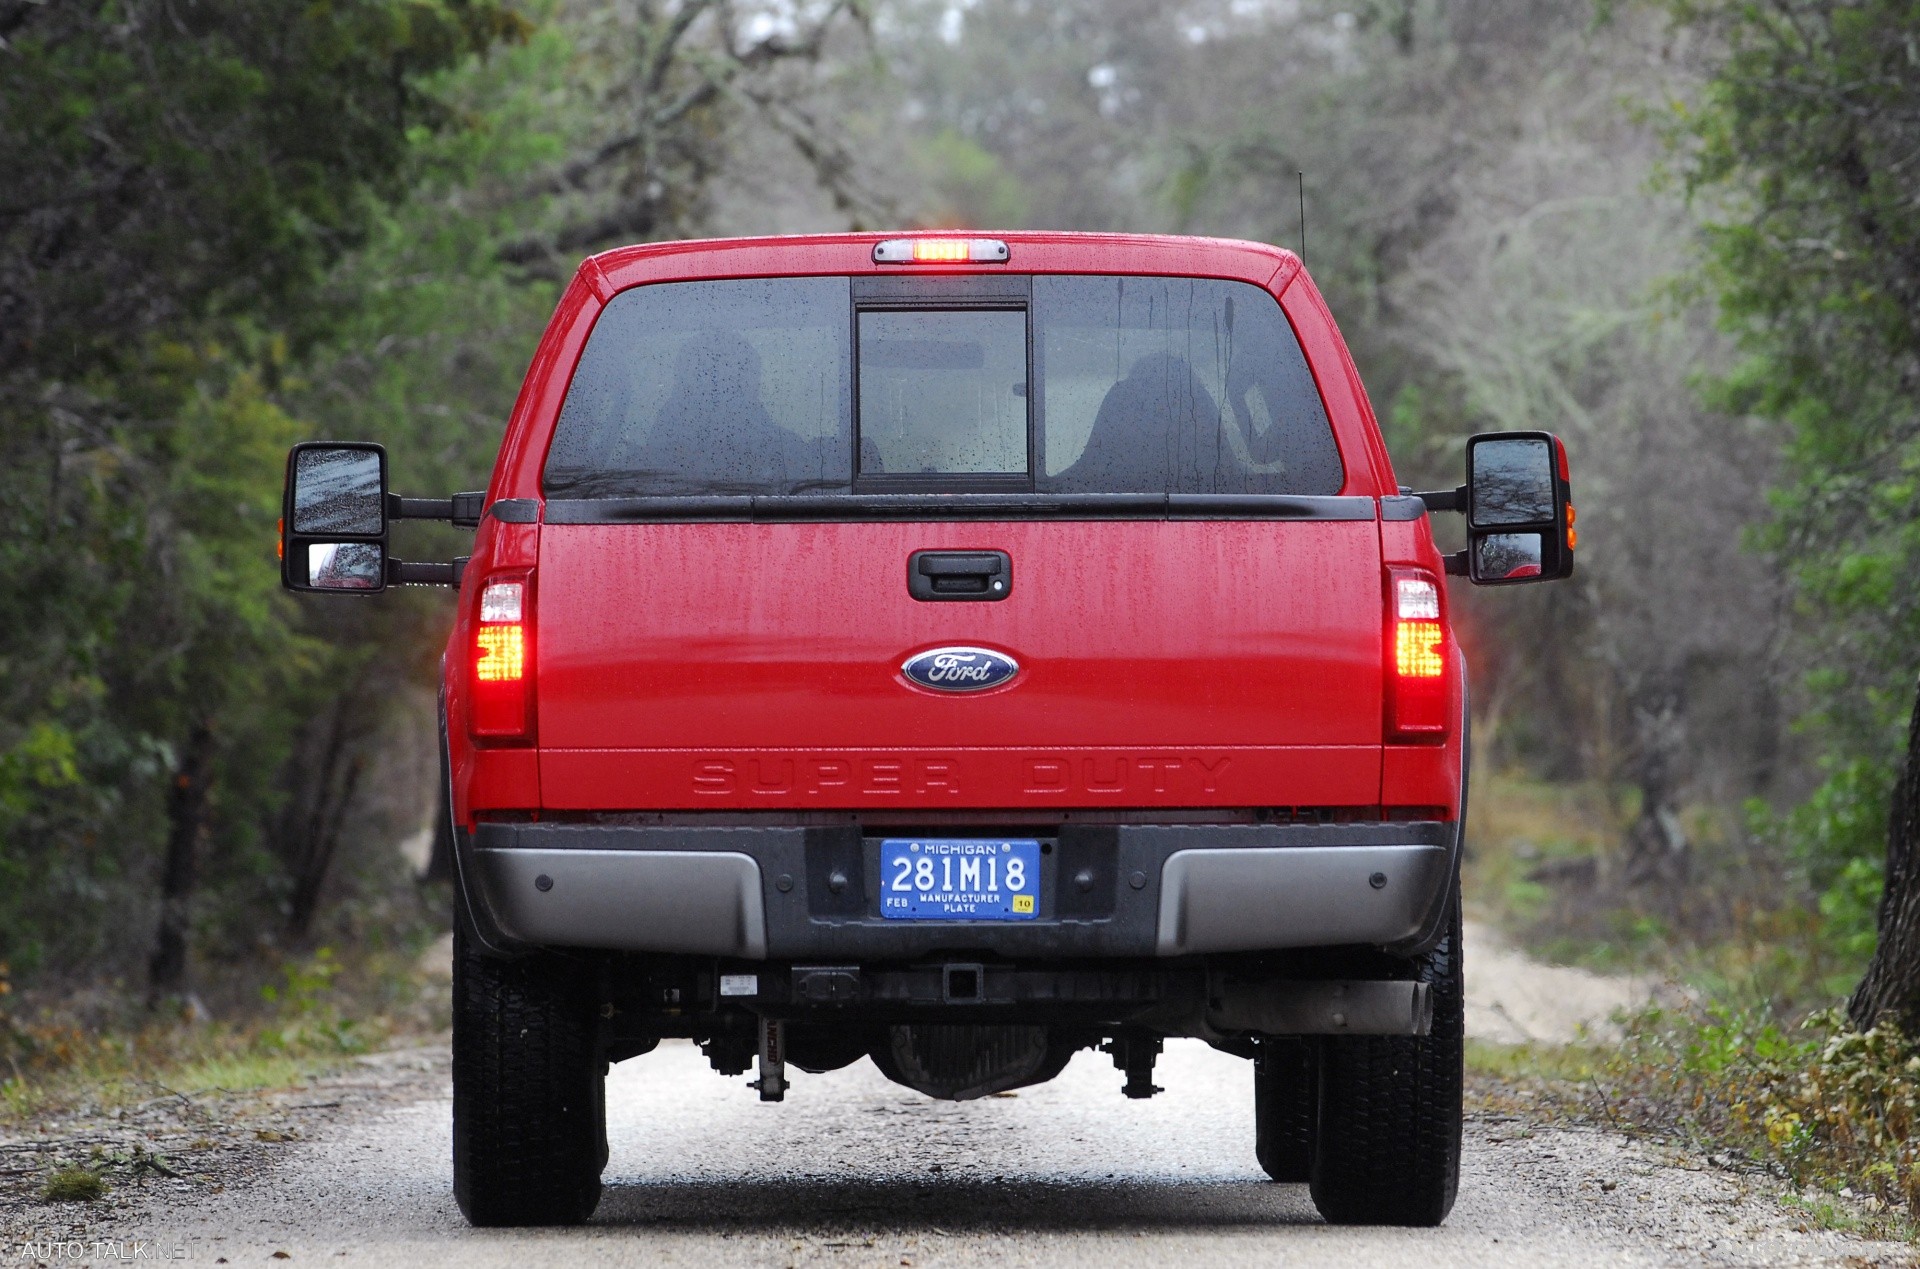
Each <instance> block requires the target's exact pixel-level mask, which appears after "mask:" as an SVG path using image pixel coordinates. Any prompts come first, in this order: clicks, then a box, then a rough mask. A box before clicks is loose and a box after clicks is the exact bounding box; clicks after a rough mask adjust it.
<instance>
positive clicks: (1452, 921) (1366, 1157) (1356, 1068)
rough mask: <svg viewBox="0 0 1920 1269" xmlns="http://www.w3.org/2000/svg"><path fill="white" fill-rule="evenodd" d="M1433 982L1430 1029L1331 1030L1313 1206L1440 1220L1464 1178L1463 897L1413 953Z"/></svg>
mask: <svg viewBox="0 0 1920 1269" xmlns="http://www.w3.org/2000/svg"><path fill="white" fill-rule="evenodd" d="M1413 969H1414V971H1415V976H1416V977H1417V979H1418V981H1420V982H1424V983H1427V984H1429V985H1430V986H1431V987H1432V989H1433V1031H1432V1033H1431V1034H1429V1035H1425V1036H1409V1037H1402V1036H1330V1037H1328V1038H1326V1039H1325V1040H1323V1041H1322V1042H1321V1049H1320V1099H1319V1100H1320V1107H1319V1116H1318V1119H1317V1122H1316V1125H1315V1130H1314V1149H1313V1172H1312V1177H1311V1180H1310V1184H1311V1186H1312V1193H1313V1205H1314V1206H1315V1207H1317V1208H1319V1209H1320V1214H1321V1215H1322V1216H1324V1217H1326V1219H1327V1220H1328V1222H1329V1223H1331V1224H1335V1225H1438V1224H1439V1223H1440V1222H1441V1221H1443V1220H1445V1219H1446V1218H1447V1213H1448V1212H1449V1211H1451V1210H1452V1208H1453V1197H1454V1193H1455V1191H1456V1190H1458V1188H1459V1184H1460V1123H1461V1111H1460V1100H1461V1091H1462V1083H1463V1070H1462V1060H1463V1050H1464V1034H1465V1020H1466V993H1465V990H1464V983H1463V980H1462V977H1461V970H1460V899H1459V893H1458V891H1457V889H1456V891H1455V894H1454V898H1453V912H1452V915H1451V917H1450V918H1449V921H1448V925H1447V934H1446V936H1445V937H1444V938H1442V939H1441V941H1440V944H1439V945H1438V946H1437V947H1435V948H1434V949H1433V951H1431V952H1429V953H1427V954H1426V955H1425V956H1423V957H1420V958H1419V959H1418V960H1417V961H1415V962H1414V965H1413Z"/></svg>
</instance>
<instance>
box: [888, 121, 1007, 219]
mask: <svg viewBox="0 0 1920 1269" xmlns="http://www.w3.org/2000/svg"><path fill="white" fill-rule="evenodd" d="M913 160H914V162H915V163H917V164H919V165H920V167H921V168H922V169H924V171H925V173H926V178H925V185H926V190H927V195H926V197H927V214H926V221H927V223H929V224H931V225H934V226H938V227H952V228H959V229H994V228H1004V227H1009V226H1020V225H1024V224H1026V223H1027V218H1028V216H1029V214H1030V213H1031V204H1030V202H1029V200H1028V198H1027V194H1026V191H1025V190H1023V189H1022V188H1021V187H1020V182H1019V180H1018V178H1017V177H1016V176H1015V175H1014V173H1013V172H1011V171H1009V170H1008V168H1007V166H1006V164H1004V163H1003V162H1002V161H1001V160H1000V159H999V157H998V156H996V155H995V154H993V153H992V152H991V151H989V150H987V149H985V148H983V147H982V146H981V145H979V144H978V143H977V142H975V141H973V140H971V139H970V138H968V137H966V136H963V135H961V134H960V133H959V132H956V131H954V130H953V129H952V128H943V129H941V130H940V131H939V132H936V133H934V134H933V135H932V136H930V137H926V138H923V139H921V140H918V141H916V142H915V144H914V147H913Z"/></svg>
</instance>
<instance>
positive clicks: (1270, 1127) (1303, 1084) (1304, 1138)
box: [1253, 1036, 1315, 1183]
mask: <svg viewBox="0 0 1920 1269" xmlns="http://www.w3.org/2000/svg"><path fill="white" fill-rule="evenodd" d="M1314 1084H1315V1079H1314V1061H1313V1047H1312V1046H1311V1044H1309V1043H1308V1042H1307V1041H1306V1040H1303V1039H1301V1038H1299V1037H1298V1036H1269V1037H1267V1038H1266V1039H1264V1040H1262V1041H1261V1042H1260V1055H1259V1056H1258V1057H1256V1058H1255V1059H1254V1060H1253V1133H1254V1136H1253V1152H1254V1155H1255V1157H1257V1158H1258V1159H1259V1160H1260V1166H1261V1167H1262V1168H1264V1169H1266V1173H1267V1175H1268V1176H1270V1177H1272V1178H1273V1179H1274V1180H1276V1181H1288V1182H1293V1183H1300V1182H1304V1181H1306V1180H1307V1179H1308V1178H1309V1177H1310V1176H1311V1174H1312V1172H1313V1117H1314V1116H1313V1112H1314V1104H1313V1103H1314V1092H1315V1088H1314Z"/></svg>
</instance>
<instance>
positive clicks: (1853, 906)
mask: <svg viewBox="0 0 1920 1269" xmlns="http://www.w3.org/2000/svg"><path fill="white" fill-rule="evenodd" d="M1892 765H1893V764H1892V760H1891V759H1890V758H1888V759H1883V760H1881V761H1874V760H1871V759H1867V758H1855V759H1853V760H1851V761H1847V762H1841V763H1838V764H1837V765H1835V766H1834V767H1833V769H1832V770H1831V771H1829V773H1828V775H1827V778H1826V780H1824V781H1823V782H1822V783H1821V784H1820V785H1819V786H1818V787H1817V788H1815V789H1814V791H1813V792H1812V793H1811V794H1810V795H1808V797H1807V799H1806V800H1805V801H1803V802H1801V803H1800V804H1799V805H1797V806H1795V807H1793V808H1791V809H1790V810H1788V811H1787V812H1786V813H1784V814H1780V813H1776V812H1775V811H1774V810H1773V809H1772V808H1771V807H1769V806H1768V805H1767V804H1766V803H1764V802H1762V801H1760V800H1758V799H1755V800H1753V801H1751V802H1749V803H1748V804H1747V807H1746V812H1747V829H1748V834H1749V836H1750V837H1751V838H1752V839H1753V840H1754V841H1756V842H1759V843H1762V844H1764V845H1765V846H1767V847H1768V848H1769V849H1770V850H1772V851H1773V852H1775V853H1777V854H1778V855H1779V856H1780V857H1782V858H1784V859H1786V860H1789V861H1791V863H1792V864H1793V866H1794V867H1795V869H1796V870H1797V871H1798V872H1799V873H1800V874H1801V876H1802V877H1803V878H1804V880H1805V883H1806V886H1807V888H1808V890H1810V891H1811V892H1812V893H1813V894H1814V895H1816V896H1817V905H1818V908H1819V911H1820V915H1821V917H1822V920H1821V921H1820V923H1819V925H1818V927H1817V935H1818V937H1819V938H1820V940H1821V941H1822V942H1823V943H1824V944H1825V946H1826V948H1827V950H1828V951H1829V952H1831V953H1832V954H1833V955H1834V956H1836V957H1837V958H1839V960H1840V961H1841V963H1843V964H1845V965H1848V966H1851V967H1856V968H1857V967H1861V966H1864V965H1865V964H1866V960H1867V957H1868V956H1870V955H1872V953H1873V944H1874V937H1875V929H1876V925H1877V916H1878V911H1879V904H1880V888H1881V881H1882V876H1881V874H1882V871H1883V864H1882V859H1883V856H1884V853H1885V845H1886V835H1887V809H1888V808H1887V801H1888V796H1889V793H1890V791H1891V786H1892V782H1893V780H1892V769H1891V768H1892Z"/></svg>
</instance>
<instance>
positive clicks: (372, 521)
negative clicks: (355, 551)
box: [293, 447, 385, 533]
mask: <svg viewBox="0 0 1920 1269" xmlns="http://www.w3.org/2000/svg"><path fill="white" fill-rule="evenodd" d="M384 496H385V491H384V490H383V489H381V488H380V454H379V452H378V451H376V450H371V449H326V448H320V447H315V448H313V449H303V450H301V451H300V452H299V454H297V455H296V456H295V457H294V467H293V531H294V532H295V533H378V532H380V531H381V529H382V528H383V527H384V526H385V518H384V517H383V516H382V514H381V512H382V510H383V508H382V507H381V499H382V498H383V497H384Z"/></svg>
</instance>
